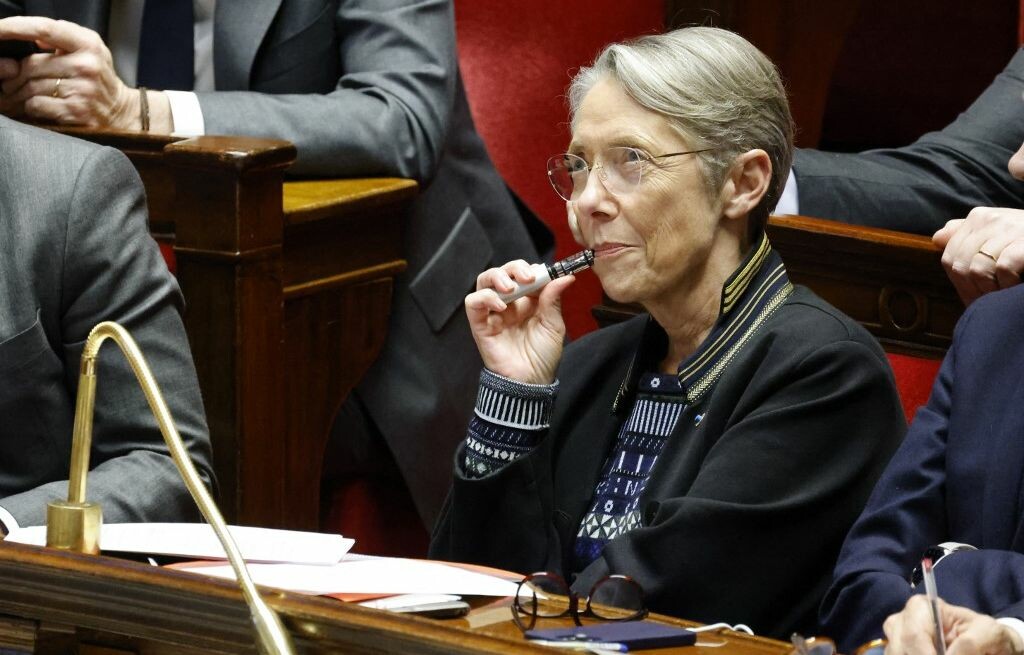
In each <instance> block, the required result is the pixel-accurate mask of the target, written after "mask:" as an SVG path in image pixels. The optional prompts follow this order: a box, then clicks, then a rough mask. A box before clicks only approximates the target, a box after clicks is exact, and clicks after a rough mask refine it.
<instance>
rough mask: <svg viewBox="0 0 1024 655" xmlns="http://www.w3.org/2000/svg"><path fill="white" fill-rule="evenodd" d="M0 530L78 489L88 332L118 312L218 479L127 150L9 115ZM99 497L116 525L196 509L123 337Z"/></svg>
mask: <svg viewBox="0 0 1024 655" xmlns="http://www.w3.org/2000/svg"><path fill="white" fill-rule="evenodd" d="M0 170H3V173H2V174H0V262H3V273H2V274H0V417H2V418H0V532H3V533H4V534H6V533H7V532H8V531H10V530H12V529H14V528H16V527H19V526H27V525H41V524H43V523H44V522H45V519H46V505H47V502H49V501H51V500H65V499H67V477H68V470H69V461H70V458H71V435H72V423H73V420H74V415H75V398H76V393H77V389H78V375H79V362H80V358H81V354H82V348H83V346H84V345H85V343H84V342H85V339H86V337H87V336H88V335H89V332H90V331H91V330H92V328H93V327H94V326H95V325H96V324H97V323H100V322H102V321H116V322H118V323H120V324H121V325H122V326H124V327H125V328H126V329H127V330H128V331H129V332H130V333H131V335H132V336H133V337H134V338H135V340H136V341H137V342H138V344H139V347H140V348H141V350H142V353H143V354H144V355H145V356H146V359H147V361H148V362H149V365H150V368H151V369H152V371H153V374H154V376H155V377H156V380H157V383H158V384H159V385H160V386H161V388H162V390H163V393H164V395H165V397H166V400H167V404H168V407H169V408H170V410H171V415H172V417H173V418H174V420H175V423H176V425H177V427H178V430H179V432H180V433H181V436H182V438H183V439H184V441H185V445H186V447H187V448H188V449H189V452H190V453H191V455H192V459H193V461H194V462H195V464H196V468H197V469H198V470H199V472H200V474H201V475H202V476H203V477H204V479H205V482H206V483H207V485H210V486H211V487H212V486H213V472H212V467H211V463H210V460H211V453H210V442H209V436H208V434H207V429H206V420H205V417H204V415H203V403H202V398H201V397H200V395H199V386H198V382H197V381H196V374H195V369H194V367H193V365H192V356H191V354H190V353H189V347H188V340H187V339H186V337H185V329H184V326H183V325H182V322H181V310H182V299H181V293H180V292H179V290H178V285H177V283H176V282H175V280H174V278H173V277H172V276H171V274H170V273H169V272H168V271H167V266H166V265H165V264H164V262H163V260H162V259H161V257H160V253H159V251H158V249H157V246H156V243H155V242H154V241H153V239H152V238H151V237H150V236H149V232H148V229H147V225H146V204H145V200H144V198H143V192H142V183H141V182H140V180H139V177H138V174H137V173H136V172H135V168H134V167H133V166H132V165H131V164H130V163H129V162H128V160H127V159H126V158H125V157H124V156H123V155H121V154H120V153H119V152H117V151H115V150H112V149H109V148H101V147H99V146H95V145H92V144H89V143H86V142H84V141H79V140H77V139H72V138H69V137H66V136H62V135H58V134H55V133H51V132H47V131H45V130H40V129H38V128H34V127H29V126H26V125H23V124H20V123H16V122H14V121H11V120H9V119H7V118H2V117H0ZM97 378H98V383H97V392H96V411H95V423H94V433H93V443H92V454H91V460H90V464H91V466H92V471H91V473H90V474H89V477H88V499H89V500H92V501H95V502H98V503H100V505H102V508H103V514H104V518H105V520H106V521H107V522H110V523H117V522H134V521H182V520H197V519H198V516H199V513H198V510H197V509H196V508H195V505H194V504H193V502H192V499H191V497H190V496H189V493H188V491H187V489H186V488H185V484H184V482H182V480H181V478H180V477H179V475H178V471H177V469H176V467H175V465H174V462H173V461H172V460H171V457H170V454H169V453H168V451H167V449H166V447H165V446H164V440H163V437H162V436H161V434H160V431H159V429H158V427H157V423H156V420H155V419H154V418H153V416H152V413H151V412H150V409H149V406H148V404H147V403H146V398H145V396H144V395H143V393H142V390H141V388H140V387H139V385H138V383H137V382H136V380H135V376H134V374H133V373H132V371H131V368H130V367H129V365H128V362H127V360H126V359H125V358H124V356H123V355H122V354H121V353H120V352H119V350H118V348H117V347H116V346H113V345H112V344H107V345H106V346H104V348H103V349H102V350H101V354H100V358H99V365H98V368H97Z"/></svg>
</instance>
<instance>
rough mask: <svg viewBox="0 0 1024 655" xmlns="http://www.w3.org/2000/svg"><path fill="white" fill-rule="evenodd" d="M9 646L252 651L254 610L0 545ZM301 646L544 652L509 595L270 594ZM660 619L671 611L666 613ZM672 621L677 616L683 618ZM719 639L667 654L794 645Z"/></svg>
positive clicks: (92, 564)
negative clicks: (466, 601) (464, 602)
mask: <svg viewBox="0 0 1024 655" xmlns="http://www.w3.org/2000/svg"><path fill="white" fill-rule="evenodd" d="M0 589H3V593H2V594H0V649H3V648H12V649H19V650H21V651H24V652H28V653H40V654H41V655H49V654H55V653H66V652H76V651H73V650H71V649H72V648H74V647H77V648H78V650H77V652H78V653H79V654H80V655H122V654H127V653H145V654H146V655H161V654H164V653H167V654H170V653H175V654H180V655H191V654H196V653H252V652H255V647H254V646H253V642H252V628H251V625H250V623H249V613H248V609H247V608H246V607H245V604H244V602H243V600H242V595H241V592H240V591H238V589H237V588H236V587H235V585H234V584H231V583H228V582H225V581H221V580H214V579H209V578H203V577H199V576H194V575H191V574H188V573H184V572H180V571H173V570H169V569H159V568H155V567H152V566H148V565H143V564H137V563H134V562H127V561H122V560H115V559H109V558H106V557H90V556H86V555H78V554H74V553H64V552H59V551H53V550H49V549H43V548H35V547H31V546H21V545H16V544H4V543H3V542H0ZM265 596H266V597H267V601H268V602H269V604H270V605H271V606H272V607H273V608H274V609H276V610H277V611H278V612H280V613H281V614H282V618H283V620H284V623H285V625H286V626H287V627H288V629H289V630H290V631H291V633H292V634H293V635H294V638H295V641H296V646H297V648H298V651H299V652H301V653H355V654H363V653H365V654H367V655H370V654H373V655H380V654H381V653H401V654H403V655H420V654H422V655H451V654H466V655H470V654H476V653H498V654H508V655H512V654H518V653H536V654H542V653H546V654H548V655H551V654H552V653H556V652H559V651H555V650H552V649H549V648H545V647H541V646H533V645H530V644H529V643H528V642H527V641H525V640H524V639H523V637H522V635H521V634H520V633H519V630H518V628H516V627H515V625H514V624H512V622H511V614H510V609H509V601H508V600H507V599H506V600H505V601H503V602H499V603H497V604H491V605H488V606H485V607H482V608H479V609H476V610H474V611H473V612H472V613H471V614H470V615H469V616H468V617H467V618H465V619H455V620H447V621H440V620H430V619H422V618H417V617H408V616H401V615H397V614H390V613H387V612H382V611H377V610H371V609H366V608H363V607H359V606H356V605H346V604H343V603H340V602H338V601H335V600H331V599H328V598H320V597H308V596H299V595H296V594H289V593H284V592H273V591H271V592H269V593H267V594H265ZM658 618H663V617H658ZM664 620H666V621H668V622H672V623H677V624H680V625H688V624H686V623H685V622H681V621H674V620H672V619H667V618H664ZM701 639H702V640H705V639H706V640H707V641H716V642H717V641H726V642H728V645H727V646H724V647H721V648H701V647H697V648H692V647H687V648H675V649H658V650H654V651H646V652H650V653H658V654H660V655H676V654H679V655H684V654H685V655H693V654H695V653H700V654H703V653H708V654H709V655H711V654H716V653H717V654H718V655H783V654H784V653H787V652H788V651H789V646H788V644H784V643H781V642H777V641H772V640H769V639H763V638H757V637H748V636H746V635H734V634H729V635H728V636H723V635H721V634H718V633H716V634H715V635H708V636H706V637H702V638H701Z"/></svg>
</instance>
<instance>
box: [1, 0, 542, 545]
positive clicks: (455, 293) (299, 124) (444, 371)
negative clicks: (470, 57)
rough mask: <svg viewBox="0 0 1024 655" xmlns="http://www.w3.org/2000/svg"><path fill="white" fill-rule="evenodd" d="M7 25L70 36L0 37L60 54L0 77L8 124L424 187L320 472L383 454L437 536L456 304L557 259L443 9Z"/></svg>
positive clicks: (224, 5)
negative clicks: (253, 155) (515, 187)
mask: <svg viewBox="0 0 1024 655" xmlns="http://www.w3.org/2000/svg"><path fill="white" fill-rule="evenodd" d="M108 6H109V13H106V12H107V9H106V8H107V7H108ZM15 13H19V14H44V15H46V16H50V17H52V18H61V19H65V21H69V22H64V21H54V20H51V18H44V17H38V16H14V17H11V18H6V19H4V20H0V38H8V39H10V38H14V39H30V40H41V41H42V42H43V45H44V46H52V47H54V48H57V52H56V53H54V54H50V53H44V54H37V55H33V56H31V57H28V58H26V59H25V60H23V61H22V62H21V63H20V64H19V63H18V62H15V61H13V60H7V61H6V62H2V63H0V78H3V79H5V80H6V81H5V82H4V83H3V85H2V88H3V92H4V97H3V99H2V100H0V111H4V112H6V113H9V114H12V115H24V116H26V117H28V118H30V119H33V120H51V121H55V122H58V123H61V124H72V125H99V126H109V127H113V128H117V129H125V130H138V129H146V126H145V125H144V124H143V122H142V117H143V116H144V115H145V114H146V109H145V107H146V106H148V112H149V119H148V122H149V125H148V129H149V131H151V132H157V133H164V134H167V133H171V132H174V133H176V134H180V135H197V134H204V133H207V134H236V135H249V136H258V137H273V138H279V139H287V140H288V141H291V142H292V143H294V144H295V145H296V147H297V149H298V158H297V160H296V162H295V165H294V166H293V168H292V169H291V171H290V172H291V173H293V174H296V175H320V176H336V177H345V176H348V177H352V176H355V177H365V176H388V175H390V176H400V177H408V178H413V179H415V180H417V181H418V182H420V183H421V185H422V187H421V193H420V194H419V196H418V197H417V199H416V201H415V202H414V205H413V208H412V211H411V216H410V219H409V221H408V223H407V228H406V231H405V248H404V255H405V257H406V259H407V260H408V268H407V269H406V271H405V273H404V274H403V275H401V276H400V277H399V278H398V280H397V284H396V288H395V290H394V299H393V303H392V314H391V321H390V325H389V327H388V337H387V341H386V343H385V345H384V349H383V351H382V353H381V355H380V357H379V358H378V360H377V362H376V363H375V364H374V366H373V367H372V368H371V370H370V371H369V373H368V374H367V375H366V376H365V378H364V379H363V381H362V382H361V383H360V385H359V386H358V387H357V389H356V391H355V392H354V393H353V396H352V397H351V398H350V399H349V401H348V402H347V403H346V405H345V407H344V408H343V410H342V412H341V414H340V416H341V420H340V421H339V423H338V425H336V427H335V437H334V438H335V443H334V444H333V445H332V446H331V447H330V449H329V453H333V454H329V456H328V460H329V461H328V462H327V464H326V466H327V468H328V469H332V468H337V469H340V470H339V471H337V474H338V475H345V474H347V473H349V472H359V470H360V469H361V467H363V466H374V465H375V464H374V462H369V461H364V462H360V461H358V460H359V459H366V460H371V459H374V455H372V454H371V455H361V453H366V452H367V451H369V452H370V453H374V452H379V451H380V450H381V449H380V448H377V449H376V450H375V448H374V446H376V444H378V443H380V441H381V440H382V439H383V440H386V442H387V446H388V447H390V450H391V453H392V454H393V455H394V457H395V460H396V461H397V464H398V468H399V469H400V470H401V472H402V474H403V476H404V478H405V482H406V484H407V485H408V487H409V489H410V491H411V494H412V498H413V499H414V500H415V502H416V504H417V506H418V510H419V513H420V516H421V518H422V519H423V522H424V524H425V525H430V524H432V523H433V521H434V517H435V515H436V513H437V511H438V510H439V508H440V505H441V503H442V501H443V500H444V493H445V489H446V488H447V485H448V480H449V478H450V474H451V463H450V453H451V451H452V450H453V449H454V448H455V443H456V441H457V438H456V437H455V436H454V435H456V434H458V432H459V431H460V429H461V428H462V427H464V426H465V423H466V421H467V420H468V418H469V408H470V407H471V406H472V398H473V397H474V394H475V389H476V378H477V373H478V371H479V368H480V358H479V356H478V355H477V354H476V352H475V349H474V348H473V346H472V340H471V339H470V334H469V330H468V327H467V325H466V322H465V320H463V319H462V318H461V316H457V314H458V313H459V311H460V310H461V307H462V299H463V297H464V296H465V294H466V293H468V292H469V291H471V290H472V289H473V285H474V283H475V279H476V274H477V272H479V271H481V270H483V269H485V268H488V267H489V266H494V265H497V264H498V263H500V262H505V261H508V260H509V259H514V258H524V259H527V260H529V261H537V260H538V259H539V255H538V250H546V249H548V248H549V247H550V245H551V242H550V233H548V232H547V230H546V228H544V227H543V226H542V225H541V224H540V223H539V222H538V221H537V220H536V219H535V218H534V217H532V215H528V212H526V213H523V214H521V213H520V209H519V208H518V207H517V205H516V203H515V201H514V200H513V198H512V196H511V194H510V193H509V191H508V189H507V188H506V187H505V185H504V182H503V181H502V179H501V177H500V176H499V175H498V173H497V171H496V170H495V169H494V166H493V165H492V164H491V161H490V159H489V157H488V155H487V152H486V150H485V148H484V145H483V143H482V142H481V140H480V137H479V136H478V135H477V134H476V131H475V128H474V126H473V122H472V118H471V116H470V113H469V107H468V104H467V102H466V98H465V92H464V90H463V87H462V81H461V78H460V76H459V73H458V68H457V59H456V54H455V25H454V10H453V7H452V3H451V0H401V1H396V0H343V1H340V2H337V1H335V2H330V3H323V2H319V3H314V2H304V1H302V0H280V1H279V2H256V1H247V2H226V1H222V2H216V3H215V2H214V1H213V0H195V1H194V2H193V0H159V1H158V2H146V3H143V2H141V1H132V0H113V1H112V2H109V3H107V2H101V1H99V0H86V1H82V2H68V3H54V2H50V1H45V2H43V1H40V0H24V1H23V2H14V1H11V0H3V1H0V15H2V14H6V15H11V14H15ZM108 18H109V24H108ZM93 30H95V31H93ZM108 45H109V49H108ZM136 46H137V48H136ZM135 87H138V88H135ZM141 87H148V88H149V89H151V90H148V91H147V90H143V89H142V88H141ZM152 89H159V91H153V90H152ZM174 89H182V90H184V91H188V92H187V93H183V92H181V91H177V92H175V91H174ZM193 90H194V93H191V91H193ZM144 97H145V98H148V102H147V103H145V105H144V104H143V103H142V99H143V98H144ZM526 222H529V228H528V227H527V224H526ZM531 232H532V233H533V234H535V235H537V237H538V239H539V241H538V244H539V245H538V247H535V246H534V243H533V241H532V239H531V236H530V233H531ZM337 451H340V452H337ZM331 460H333V461H331ZM353 460H355V461H353Z"/></svg>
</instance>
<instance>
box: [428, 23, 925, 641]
mask: <svg viewBox="0 0 1024 655" xmlns="http://www.w3.org/2000/svg"><path fill="white" fill-rule="evenodd" d="M569 103H570V111H571V127H572V140H571V142H570V144H569V149H568V152H567V153H565V154H562V155H559V156H557V157H553V158H552V159H551V160H550V161H549V162H548V173H549V176H550V179H551V181H552V185H553V186H554V188H555V191H556V192H557V193H558V194H559V195H560V196H561V197H562V198H563V199H565V201H566V207H567V211H568V215H569V220H570V223H571V224H572V226H573V229H574V233H575V235H576V238H577V240H579V242H580V243H581V244H582V245H584V246H585V247H587V248H590V249H593V251H594V253H595V261H594V265H593V268H594V272H595V273H596V274H597V275H598V277H599V278H600V280H601V284H602V286H603V287H604V290H605V292H606V293H607V294H608V296H609V297H611V298H612V299H614V300H617V301H620V302H629V303H639V304H640V305H642V306H643V308H644V309H645V310H646V313H644V314H642V315H640V316H637V317H636V318H633V319H631V320H628V321H626V322H624V323H621V324H619V325H616V326H613V327H608V328H604V329H602V330H598V331H597V332H594V333H592V334H590V335H587V336H586V337H584V338H582V339H580V340H578V341H577V342H575V343H573V344H571V345H570V346H568V347H566V348H564V350H563V342H564V337H565V329H564V324H563V322H562V317H561V312H560V307H559V298H560V296H561V294H562V293H563V292H565V291H566V290H567V289H568V288H569V287H570V285H571V284H572V281H573V277H572V276H571V275H570V276H566V277H562V278H558V279H556V280H554V281H553V282H551V283H549V284H547V285H546V286H544V287H542V288H541V290H539V291H537V292H534V293H532V294H530V295H528V296H525V297H522V298H519V299H517V300H515V301H511V302H508V303H506V302H504V301H503V300H502V299H501V298H500V294H505V293H508V292H510V291H512V290H513V289H514V288H515V287H516V285H518V284H528V283H530V282H533V281H534V272H533V271H532V270H531V269H530V268H529V266H528V265H527V264H526V263H525V262H522V261H514V262H510V263H508V264H506V265H505V266H503V267H501V268H495V269H491V270H488V271H485V272H484V273H482V274H481V275H480V276H479V278H478V281H477V290H476V291H475V292H473V293H471V294H470V295H469V296H467V298H466V313H467V315H468V317H469V321H470V325H471V327H472V330H473V334H474V338H475V339H476V343H477V347H478V348H479V350H480V354H481V356H482V358H483V361H484V364H485V367H486V368H485V370H484V371H483V373H482V375H481V382H480V393H479V397H478V401H477V407H476V414H475V417H474V418H473V420H472V422H471V424H470V426H469V434H468V436H467V438H466V440H465V442H464V444H463V445H462V446H461V447H460V448H459V451H458V453H457V454H456V472H455V480H454V484H453V487H452V489H451V492H450V494H449V497H448V501H447V503H446V506H445V509H444V510H443V513H442V516H441V519H440V520H439V522H438V525H437V527H436V528H435V533H434V536H433V543H432V545H431V554H432V556H434V557H438V558H446V559H455V560H462V561H470V562H477V563H482V564H488V565H491V566H498V567H502V568H506V569H512V570H517V571H520V572H524V573H529V572H531V571H539V570H545V571H550V572H554V573H557V574H560V575H562V576H564V577H565V578H567V579H571V580H573V585H572V586H573V590H575V591H577V592H579V593H580V594H583V595H586V594H587V592H588V591H589V590H590V589H591V587H592V585H594V583H595V582H597V581H599V580H601V579H603V578H604V577H605V576H608V575H610V574H625V575H628V576H631V577H632V578H633V579H635V580H636V581H637V582H638V583H639V584H640V585H641V586H642V588H643V590H644V592H645V594H646V601H647V605H648V607H649V608H650V609H651V610H653V611H657V612H662V613H667V614H672V615H676V616H681V617H685V618H689V619H696V620H700V621H705V622H712V621H729V622H744V623H747V624H749V625H750V626H752V627H753V628H754V629H755V630H756V631H758V632H761V633H765V634H769V635H774V636H788V634H789V632H791V631H792V630H794V629H800V630H812V629H813V628H814V621H815V619H814V617H815V614H816V611H817V606H818V603H819V601H820V598H821V596H822V594H823V593H824V591H825V589H826V588H827V586H828V583H829V580H830V577H831V572H832V567H833V565H834V563H835V559H836V555H837V553H838V551H839V547H840V545H841V544H842V542H843V538H844V536H845V535H846V532H847V529H848V528H849V527H850V525H851V524H852V523H853V520H854V519H855V518H856V517H857V515H858V513H859V512H860V510H861V509H862V508H863V505H864V503H865V501H866V500H867V497H868V494H869V493H870V491H871V488H872V486H873V485H874V482H875V480H876V479H877V478H878V476H879V474H880V473H881V471H882V469H883V467H884V466H885V463H886V462H887V461H888V459H889V457H890V455H891V454H892V452H893V451H894V449H895V448H896V446H897V444H898V442H899V440H900V438H901V437H902V435H903V432H904V430H905V423H904V419H903V413H902V410H901V408H900V403H899V400H898V398H897V395H896V390H895V387H894V384H893V380H892V375H891V372H890V369H889V367H888V365H887V362H886V359H885V356H884V354H883V353H882V351H881V349H880V348H879V346H878V344H877V343H876V342H875V341H874V339H873V338H872V337H871V336H870V335H869V334H867V333H866V332H865V331H864V330H863V329H862V328H861V327H860V326H858V325H857V324H856V323H854V322H853V321H851V320H850V319H849V318H847V317H846V316H844V315H843V314H841V313H840V312H839V311H838V310H836V309H834V308H833V307H831V306H829V305H828V304H827V303H825V302H824V301H823V300H821V299H820V298H818V297H817V296H815V295H814V294H813V293H811V292H810V291H809V290H807V289H805V288H802V287H799V286H794V285H793V284H791V283H790V281H789V279H788V278H787V275H786V269H785V267H784V266H783V263H782V261H781V260H780V259H779V257H778V255H777V254H776V253H775V252H774V251H773V250H772V248H771V245H770V244H769V243H768V241H767V239H766V237H765V223H766V221H767V219H768V211H769V208H771V207H772V206H774V204H775V202H776V200H777V199H778V197H779V193H780V191H781V188H782V185H783V183H784V181H785V178H786V174H787V172H788V169H789V164H790V161H791V156H792V132H793V128H792V120H791V118H790V114H789V108H788V105H787V101H786V94H785V90H784V89H783V86H782V83H781V81H780V79H779V75H778V72H777V70H776V69H775V67H774V66H773V65H772V63H771V62H770V61H768V59H767V58H766V57H765V56H764V55H763V54H762V53H760V52H759V51H758V50H757V49H756V48H754V47H753V46H752V45H750V44H749V43H748V42H746V41H745V40H744V39H742V38H741V37H739V36H737V35H735V34H733V33H730V32H727V31H724V30H719V29H715V28H705V27H693V28H686V29H682V30H678V31H675V32H672V33H669V34H664V35H658V36H646V37H643V38H640V39H637V40H635V41H632V42H628V43H620V44H614V45H611V46H609V47H607V48H606V49H605V50H604V51H603V52H602V53H601V54H600V56H599V57H598V58H597V60H596V61H595V62H594V64H593V65H592V66H591V67H589V68H584V69H582V70H581V71H580V73H579V74H578V75H577V76H576V78H575V79H574V80H573V82H572V85H571V87H570V89H569Z"/></svg>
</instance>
